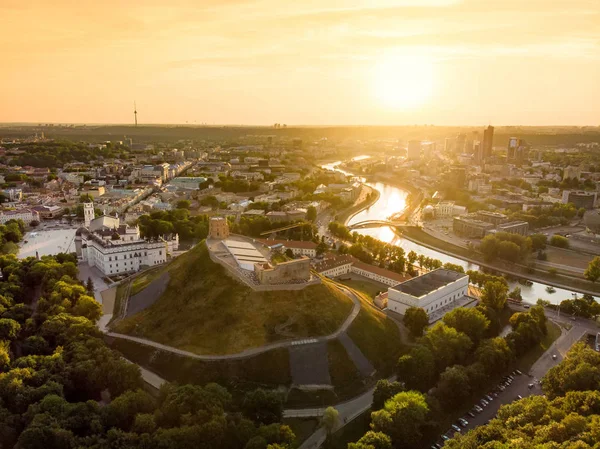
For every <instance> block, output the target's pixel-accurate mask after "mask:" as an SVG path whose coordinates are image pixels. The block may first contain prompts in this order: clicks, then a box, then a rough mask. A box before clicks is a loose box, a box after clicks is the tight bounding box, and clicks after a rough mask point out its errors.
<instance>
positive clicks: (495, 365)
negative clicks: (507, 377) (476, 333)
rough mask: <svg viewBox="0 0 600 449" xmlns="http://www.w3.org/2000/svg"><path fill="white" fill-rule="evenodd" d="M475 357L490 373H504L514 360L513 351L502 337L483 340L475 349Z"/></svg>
mask: <svg viewBox="0 0 600 449" xmlns="http://www.w3.org/2000/svg"><path fill="white" fill-rule="evenodd" d="M475 359H476V360H477V361H478V362H479V363H481V365H482V366H483V367H484V369H485V370H486V372H487V373H488V374H489V375H492V374H495V373H502V372H504V371H506V370H507V369H508V367H509V366H510V363H511V362H512V360H513V353H512V350H511V349H510V347H509V346H508V343H507V342H506V340H505V339H504V338H502V337H496V338H490V339H487V340H483V341H482V342H481V343H480V344H479V346H478V347H477V350H476V351H475Z"/></svg>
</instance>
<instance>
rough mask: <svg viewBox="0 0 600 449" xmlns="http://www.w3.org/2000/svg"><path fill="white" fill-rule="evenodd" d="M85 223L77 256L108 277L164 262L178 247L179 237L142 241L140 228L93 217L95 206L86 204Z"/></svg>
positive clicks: (115, 219)
mask: <svg viewBox="0 0 600 449" xmlns="http://www.w3.org/2000/svg"><path fill="white" fill-rule="evenodd" d="M84 220H85V226H84V227H81V228H79V229H78V230H77V232H76V233H75V251H76V253H77V257H79V258H80V259H81V260H82V261H83V262H87V263H88V264H89V265H90V266H91V267H96V268H98V269H99V270H100V271H101V272H102V274H104V275H105V276H110V275H114V274H122V273H133V272H136V271H138V270H139V269H140V268H142V267H146V266H153V265H158V264H161V263H164V262H166V261H167V256H168V255H170V254H173V252H174V251H177V249H178V248H179V236H178V235H177V234H174V235H168V236H162V237H160V238H159V239H156V240H149V239H143V238H142V237H141V236H140V229H139V227H138V226H135V227H132V226H128V225H127V224H121V223H120V220H119V218H118V217H111V216H107V215H104V216H102V217H98V218H94V204H93V203H84Z"/></svg>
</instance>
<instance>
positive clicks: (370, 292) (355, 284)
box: [338, 279, 387, 299]
mask: <svg viewBox="0 0 600 449" xmlns="http://www.w3.org/2000/svg"><path fill="white" fill-rule="evenodd" d="M338 282H339V283H340V284H344V285H346V286H348V287H350V288H351V289H353V290H358V291H359V292H362V293H364V294H365V295H367V296H369V297H370V298H371V299H372V298H375V296H376V295H377V294H378V293H379V292H382V291H387V290H386V289H385V288H384V287H383V286H381V285H378V284H374V283H373V282H368V281H358V280H355V279H349V280H347V281H341V280H340V281H338Z"/></svg>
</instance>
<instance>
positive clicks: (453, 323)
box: [442, 307, 490, 345]
mask: <svg viewBox="0 0 600 449" xmlns="http://www.w3.org/2000/svg"><path fill="white" fill-rule="evenodd" d="M442 320H443V321H444V323H446V325H447V326H450V327H453V328H454V329H456V330H457V331H459V332H463V333H464V334H466V335H467V336H468V337H469V338H470V339H471V341H472V342H473V343H475V344H476V345H477V343H479V341H480V340H481V339H482V338H483V336H484V334H485V332H486V330H487V328H488V326H489V325H490V321H489V320H488V319H487V318H486V316H485V315H484V314H483V313H481V312H480V311H479V310H477V309H474V308H468V309H467V308H464V307H458V308H456V309H454V310H452V311H450V312H448V313H446V314H445V315H444V317H443V318H442Z"/></svg>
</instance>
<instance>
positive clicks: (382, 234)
mask: <svg viewBox="0 0 600 449" xmlns="http://www.w3.org/2000/svg"><path fill="white" fill-rule="evenodd" d="M368 157H369V156H357V157H356V158H353V160H363V159H366V158H368ZM340 164H341V161H335V162H331V163H328V164H324V165H322V166H321V167H322V168H324V169H328V170H337V171H339V172H342V173H344V174H346V175H349V176H354V174H352V173H349V172H347V171H344V170H342V169H340V168H339V167H338V165H340ZM363 181H364V179H363ZM366 184H367V185H368V186H369V187H372V188H374V189H377V190H378V191H379V193H380V196H379V199H378V200H377V202H375V204H373V205H372V206H371V207H369V208H367V209H365V210H363V211H362V212H359V213H358V214H356V215H354V216H353V217H351V218H350V220H349V221H348V224H353V223H358V222H359V221H364V220H385V219H386V218H387V217H389V216H390V215H392V214H394V213H396V212H401V211H402V210H404V208H405V207H406V198H407V197H408V192H407V191H406V190H403V189H400V188H398V187H394V186H391V185H389V184H385V183H382V182H372V183H371V182H367V183H366ZM357 232H359V233H360V234H363V235H370V236H372V237H375V238H377V239H379V240H381V241H384V242H387V243H391V244H393V245H396V246H399V247H401V248H403V249H404V251H406V253H408V252H409V251H414V252H416V253H417V254H423V255H424V256H427V257H432V258H435V259H439V260H441V261H442V262H444V263H446V262H451V263H454V264H457V265H460V266H462V267H463V268H464V269H465V270H479V268H480V267H479V265H477V264H472V263H469V262H466V261H464V260H462V259H458V258H456V257H452V256H448V255H447V254H444V253H441V252H439V251H436V250H433V249H430V248H426V247H424V246H422V245H419V244H418V243H414V242H411V241H409V240H406V239H403V238H402V237H399V236H398V235H397V234H396V233H395V232H394V231H393V230H392V229H391V228H389V227H379V228H371V229H359V230H357ZM509 285H510V288H511V289H513V288H514V287H516V286H519V287H521V295H522V297H523V301H524V302H527V303H531V304H535V303H536V302H537V300H538V299H539V298H542V299H544V300H547V301H550V302H551V303H553V304H558V303H560V302H561V301H563V300H565V299H573V295H574V294H575V292H573V291H570V290H566V289H562V288H557V287H556V288H555V290H556V291H555V292H554V293H548V292H547V291H546V288H547V287H548V285H546V284H542V283H540V282H534V283H533V285H531V286H527V285H521V284H519V283H518V282H509Z"/></svg>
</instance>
